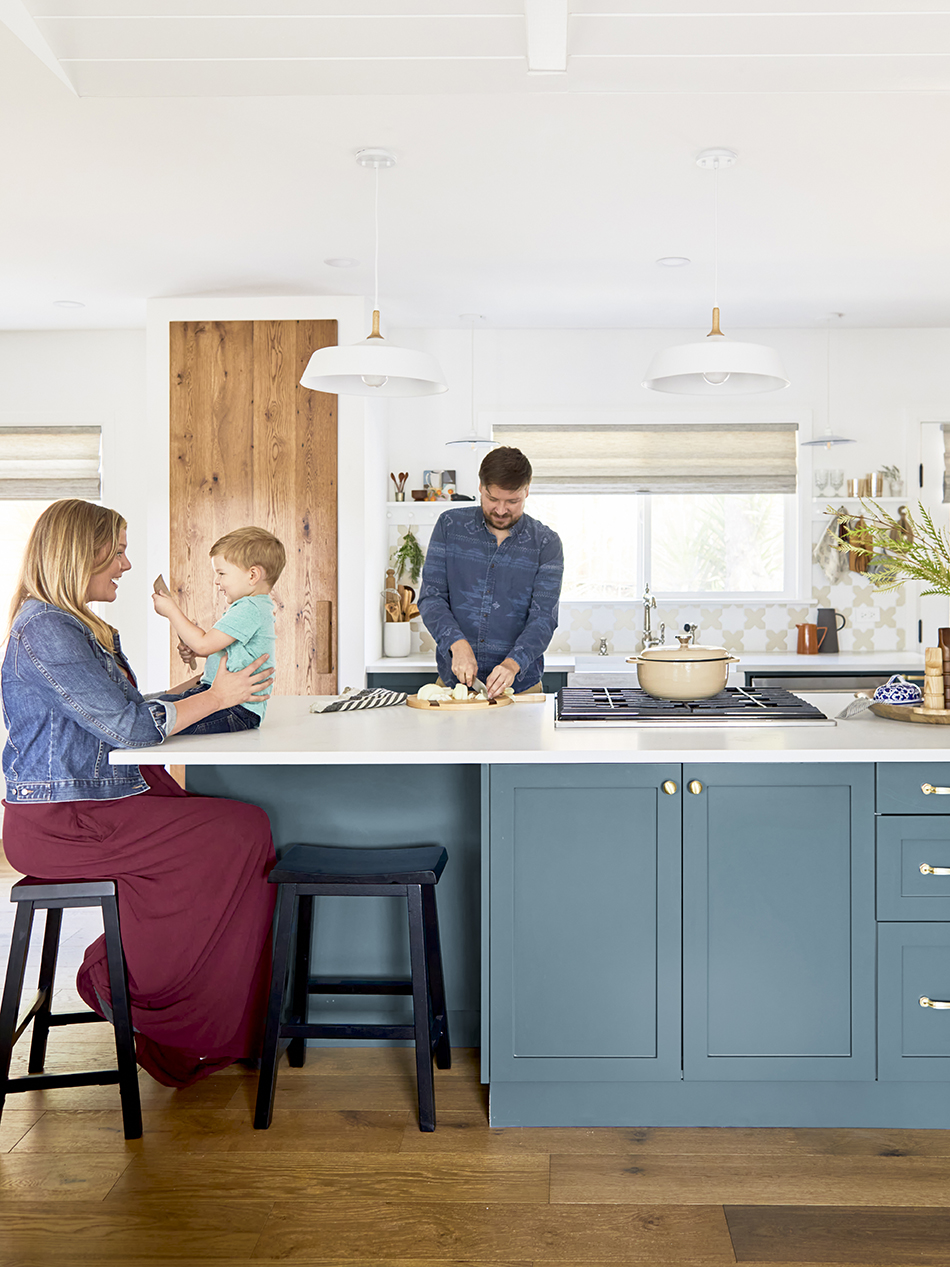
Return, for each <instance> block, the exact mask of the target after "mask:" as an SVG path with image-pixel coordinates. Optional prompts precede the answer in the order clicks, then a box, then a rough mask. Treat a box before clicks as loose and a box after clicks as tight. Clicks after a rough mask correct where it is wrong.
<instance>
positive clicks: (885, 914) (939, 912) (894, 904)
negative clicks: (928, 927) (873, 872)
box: [877, 814, 950, 920]
mask: <svg viewBox="0 0 950 1267" xmlns="http://www.w3.org/2000/svg"><path fill="white" fill-rule="evenodd" d="M922 866H926V867H933V868H936V869H942V870H946V871H947V873H948V874H947V875H933V874H931V873H930V872H926V871H923V872H922V871H921V867H922ZM877 917H878V919H881V920H918V919H920V920H941V919H945V920H950V816H947V817H944V816H939V817H938V816H936V815H933V816H931V817H927V816H926V815H923V814H900V815H894V817H892V818H878V820H877Z"/></svg>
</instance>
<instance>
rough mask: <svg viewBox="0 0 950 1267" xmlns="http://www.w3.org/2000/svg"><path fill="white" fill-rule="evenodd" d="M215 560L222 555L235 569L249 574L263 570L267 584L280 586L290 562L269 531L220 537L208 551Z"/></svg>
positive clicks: (244, 530)
mask: <svg viewBox="0 0 950 1267" xmlns="http://www.w3.org/2000/svg"><path fill="white" fill-rule="evenodd" d="M208 554H209V556H210V557H211V558H212V559H213V558H214V556H215V555H216V554H219V555H220V556H221V557H222V559H225V560H226V561H227V562H228V563H233V564H234V565H235V567H239V568H244V570H245V571H250V569H251V568H252V567H259V568H263V569H264V574H265V575H266V577H267V583H268V585H270V586H274V585H276V584H277V579H278V577H279V576H280V574H281V572H283V570H284V566H285V564H286V562H287V554H286V552H285V550H284V547H283V546H282V545H281V543H280V542H279V541H278V540H277V538H276V537H275V536H274V534H273V533H272V532H268V531H267V529H266V528H235V529H234V531H233V532H226V533H225V534H224V536H223V537H219V538H218V540H217V541H216V542H215V543H214V545H213V546H212V547H211V549H210V550H209V551H208Z"/></svg>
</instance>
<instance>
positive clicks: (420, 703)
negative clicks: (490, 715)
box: [406, 695, 512, 713]
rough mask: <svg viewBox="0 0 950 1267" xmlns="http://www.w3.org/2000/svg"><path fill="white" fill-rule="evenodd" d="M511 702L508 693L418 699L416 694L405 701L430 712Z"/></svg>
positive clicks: (412, 706) (496, 705)
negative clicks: (496, 695)
mask: <svg viewBox="0 0 950 1267" xmlns="http://www.w3.org/2000/svg"><path fill="white" fill-rule="evenodd" d="M511 702H512V699H511V696H510V695H500V696H499V697H498V699H482V698H478V699H465V700H462V699H420V698H419V696H418V695H409V696H408V697H407V698H406V703H407V704H408V705H409V707H410V708H425V709H431V710H432V712H434V713H437V712H439V711H442V712H445V713H450V712H456V713H464V712H471V711H472V710H473V709H475V708H500V707H504V705H505V704H510V703H511Z"/></svg>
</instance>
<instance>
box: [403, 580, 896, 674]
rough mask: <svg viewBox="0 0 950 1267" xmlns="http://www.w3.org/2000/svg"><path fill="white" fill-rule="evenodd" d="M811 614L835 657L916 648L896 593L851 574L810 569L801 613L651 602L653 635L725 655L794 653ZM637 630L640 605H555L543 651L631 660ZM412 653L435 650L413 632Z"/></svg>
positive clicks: (779, 606)
mask: <svg viewBox="0 0 950 1267" xmlns="http://www.w3.org/2000/svg"><path fill="white" fill-rule="evenodd" d="M819 607H834V608H835V609H836V610H837V611H839V612H840V613H841V614H842V615H843V616H844V617H845V619H846V620H847V622H848V623H847V624H846V625H845V627H844V628H843V629H842V630H841V632H840V633H839V634H838V645H839V647H840V648H841V650H842V651H906V650H908V649H912V648H913V647H915V646H916V645H917V640H916V637H915V638H914V639H913V641H911V640H910V634H909V626H908V622H909V621H910V619H911V617H912V610H911V609H908V606H907V596H906V594H905V593H904V590H903V589H897V590H893V591H891V592H890V593H886V594H878V593H875V591H874V588H873V586H872V585H871V584H870V582H869V581H868V580H867V579H866V578H865V577H864V576H863V575H861V574H860V573H858V572H848V573H846V574H845V576H844V577H843V578H842V579H841V580H839V581H836V582H835V583H834V584H829V583H828V581H827V578H826V577H825V576H824V574H823V573H822V572H821V571H820V570H819V569H818V568H817V567H816V568H814V576H813V581H812V601H811V603H810V604H809V605H808V606H805V605H804V604H800V605H796V604H789V603H762V604H755V603H724V604H723V605H722V606H716V605H714V604H713V603H702V604H698V603H696V604H692V603H690V604H685V603H684V604H682V605H674V604H672V603H664V602H663V601H662V600H661V599H659V598H658V599H657V602H656V610H655V611H654V612H652V613H651V623H652V625H653V628H654V629H659V627H660V623H661V622H663V623H665V625H666V640H667V642H671V641H672V640H673V637H674V635H675V634H676V633H678V632H681V631H682V628H683V626H684V625H686V624H690V625H698V626H699V633H698V634H697V639H698V641H700V642H705V643H710V644H712V645H713V646H717V647H725V648H726V650H727V651H730V652H733V653H736V654H738V653H740V652H756V651H794V650H795V648H796V645H797V642H798V631H797V629H796V628H795V626H796V625H799V624H802V623H803V622H805V621H814V619H815V611H816V609H817V608H819ZM862 608H863V609H864V610H868V609H869V608H870V609H876V610H877V623H876V624H875V625H873V626H872V627H871V628H855V627H854V615H855V612H856V611H857V610H859V609H862ZM642 627H643V605H642V603H623V604H616V605H615V604H610V603H591V604H587V603H562V604H561V623H560V624H559V625H558V628H557V631H556V633H555V635H554V640H553V641H552V643H551V646H550V648H549V650H551V651H552V652H560V653H563V654H569V653H570V652H574V653H575V654H577V655H591V654H596V653H597V651H598V650H599V649H600V640H601V638H606V639H607V648H608V651H609V652H610V653H612V654H613V653H615V652H616V653H618V654H619V653H620V652H628V653H629V652H633V651H636V650H637V649H638V638H639V635H640V630H641V629H642ZM419 632H420V634H421V643H420V645H419V646H418V648H416V647H414V648H413V649H414V650H416V649H418V650H420V651H430V652H434V651H435V643H434V642H433V641H432V639H431V638H430V637H429V635H428V633H427V632H426V631H425V629H424V628H423V627H422V626H421V625H420V627H419Z"/></svg>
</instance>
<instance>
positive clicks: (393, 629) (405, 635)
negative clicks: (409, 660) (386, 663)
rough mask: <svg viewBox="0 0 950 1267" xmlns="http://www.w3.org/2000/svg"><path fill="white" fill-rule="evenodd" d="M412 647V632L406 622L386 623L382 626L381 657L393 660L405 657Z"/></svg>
mask: <svg viewBox="0 0 950 1267" xmlns="http://www.w3.org/2000/svg"><path fill="white" fill-rule="evenodd" d="M411 646H412V630H411V629H410V628H409V621H408V620H397V621H387V623H386V624H385V625H383V655H386V656H389V657H390V658H393V659H395V658H396V657H397V656H407V655H408V654H409V650H410V647H411Z"/></svg>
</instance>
